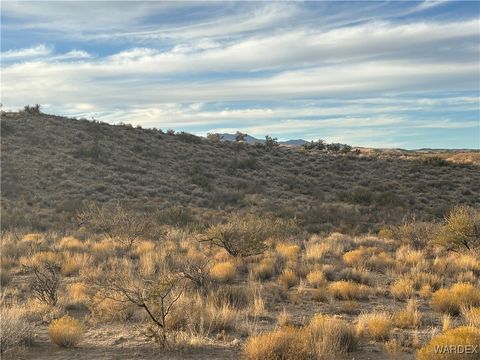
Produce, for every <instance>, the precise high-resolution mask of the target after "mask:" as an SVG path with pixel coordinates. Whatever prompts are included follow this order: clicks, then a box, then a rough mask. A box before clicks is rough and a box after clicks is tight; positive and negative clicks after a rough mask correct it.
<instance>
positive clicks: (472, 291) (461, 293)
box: [431, 283, 480, 315]
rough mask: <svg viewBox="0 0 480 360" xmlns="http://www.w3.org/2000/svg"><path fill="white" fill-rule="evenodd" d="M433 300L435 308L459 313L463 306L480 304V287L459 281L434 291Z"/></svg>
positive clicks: (450, 312)
mask: <svg viewBox="0 0 480 360" xmlns="http://www.w3.org/2000/svg"><path fill="white" fill-rule="evenodd" d="M431 301H432V308H433V309H434V310H436V311H441V312H445V313H449V314H451V315H458V314H460V312H461V310H462V307H469V306H479V305H480V289H479V288H477V287H475V286H473V285H472V284H468V283H457V284H454V285H453V286H452V287H450V288H449V289H440V290H438V291H436V292H435V293H433V295H432V300H431Z"/></svg>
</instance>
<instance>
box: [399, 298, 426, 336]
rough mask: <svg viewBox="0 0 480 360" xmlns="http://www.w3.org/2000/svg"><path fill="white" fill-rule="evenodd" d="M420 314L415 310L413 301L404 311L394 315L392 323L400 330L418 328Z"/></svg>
mask: <svg viewBox="0 0 480 360" xmlns="http://www.w3.org/2000/svg"><path fill="white" fill-rule="evenodd" d="M421 318H422V314H421V313H420V312H419V310H418V308H417V304H416V302H415V300H410V301H409V302H408V304H407V306H406V307H405V308H404V309H401V310H399V311H397V312H396V313H395V314H394V317H393V319H394V323H395V325H396V326H398V327H399V328H402V329H409V328H418V327H419V326H420V321H421Z"/></svg>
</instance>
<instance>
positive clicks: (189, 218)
mask: <svg viewBox="0 0 480 360" xmlns="http://www.w3.org/2000/svg"><path fill="white" fill-rule="evenodd" d="M154 218H155V220H156V221H157V222H158V223H160V224H165V225H170V226H174V227H177V228H186V229H189V228H194V227H199V226H200V224H199V223H198V221H197V219H196V218H195V216H194V214H193V213H192V211H191V209H190V208H188V207H183V206H172V207H169V208H166V209H163V210H160V211H157V212H156V213H155V214H154Z"/></svg>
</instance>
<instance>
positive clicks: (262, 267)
mask: <svg viewBox="0 0 480 360" xmlns="http://www.w3.org/2000/svg"><path fill="white" fill-rule="evenodd" d="M275 271H276V265H275V259H274V258H265V259H262V260H261V261H260V263H259V264H258V265H256V266H255V267H254V268H253V270H252V274H253V277H254V278H255V279H257V280H267V279H270V278H271V277H272V276H273V275H275Z"/></svg>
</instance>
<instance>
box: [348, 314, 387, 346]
mask: <svg viewBox="0 0 480 360" xmlns="http://www.w3.org/2000/svg"><path fill="white" fill-rule="evenodd" d="M392 325H393V324H392V318H391V316H390V315H388V314H387V313H385V312H374V313H370V314H362V315H360V316H359V317H358V322H357V334H358V335H360V336H362V335H368V336H370V337H371V338H372V339H374V340H385V339H388V337H389V336H390V331H391V330H392Z"/></svg>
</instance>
